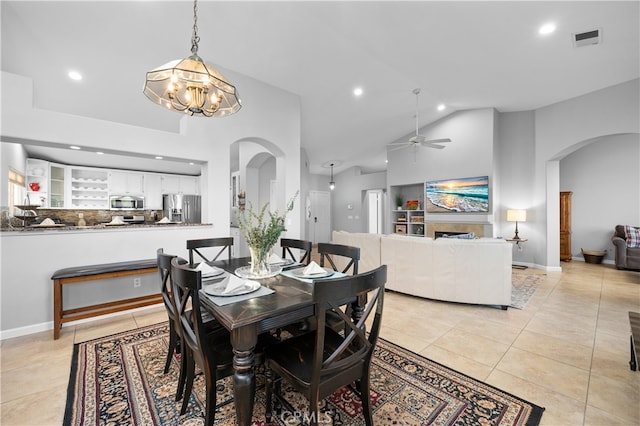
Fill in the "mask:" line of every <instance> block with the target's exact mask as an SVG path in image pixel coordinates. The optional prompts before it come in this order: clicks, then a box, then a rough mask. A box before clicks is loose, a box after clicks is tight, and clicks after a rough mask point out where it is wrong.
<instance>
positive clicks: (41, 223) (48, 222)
mask: <svg viewBox="0 0 640 426" xmlns="http://www.w3.org/2000/svg"><path fill="white" fill-rule="evenodd" d="M55 224H56V223H55V222H54V221H53V220H51V219H49V218H46V219H45V220H43V221H42V222H40V225H47V226H50V225H55Z"/></svg>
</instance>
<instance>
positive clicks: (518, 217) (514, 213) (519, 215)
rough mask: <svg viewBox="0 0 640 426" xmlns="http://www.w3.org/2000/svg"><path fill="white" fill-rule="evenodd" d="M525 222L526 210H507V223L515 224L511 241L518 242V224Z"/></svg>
mask: <svg viewBox="0 0 640 426" xmlns="http://www.w3.org/2000/svg"><path fill="white" fill-rule="evenodd" d="M526 221H527V211H526V210H507V222H515V223H516V235H514V236H513V238H512V240H519V239H520V237H519V236H518V222H526Z"/></svg>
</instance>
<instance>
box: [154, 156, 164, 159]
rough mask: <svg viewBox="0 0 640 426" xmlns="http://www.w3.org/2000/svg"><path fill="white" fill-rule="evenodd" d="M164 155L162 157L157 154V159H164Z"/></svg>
mask: <svg viewBox="0 0 640 426" xmlns="http://www.w3.org/2000/svg"><path fill="white" fill-rule="evenodd" d="M163 158H164V157H161V156H159V155H156V160H162V159H163Z"/></svg>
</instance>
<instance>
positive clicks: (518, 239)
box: [506, 238, 529, 269]
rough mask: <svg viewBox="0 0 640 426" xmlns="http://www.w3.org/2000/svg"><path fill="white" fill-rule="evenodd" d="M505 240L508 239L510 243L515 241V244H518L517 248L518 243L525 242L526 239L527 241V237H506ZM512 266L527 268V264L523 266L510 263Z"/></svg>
mask: <svg viewBox="0 0 640 426" xmlns="http://www.w3.org/2000/svg"><path fill="white" fill-rule="evenodd" d="M506 240H507V241H509V242H510V243H516V246H518V248H520V243H526V242H527V241H529V239H527V238H507V239H506ZM511 267H512V268H514V269H527V268H528V266H524V265H513V264H512V265H511Z"/></svg>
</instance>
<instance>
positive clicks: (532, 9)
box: [0, 0, 640, 173]
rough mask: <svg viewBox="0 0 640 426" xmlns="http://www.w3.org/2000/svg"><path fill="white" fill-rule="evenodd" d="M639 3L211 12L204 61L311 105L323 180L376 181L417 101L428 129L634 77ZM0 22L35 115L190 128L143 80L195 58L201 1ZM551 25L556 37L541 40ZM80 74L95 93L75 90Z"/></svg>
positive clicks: (21, 6)
mask: <svg viewBox="0 0 640 426" xmlns="http://www.w3.org/2000/svg"><path fill="white" fill-rule="evenodd" d="M639 4H640V3H639V2H637V1H622V2H612V1H601V2H597V1H568V2H560V1H547V2H538V1H535V2H522V1H513V2H508V1H498V2H481V1H470V2H456V1H441V2H433V1H406V2H404V1H388V2H381V1H354V2H349V1H319V2H313V1H290V2H286V1H278V2H275V1H257V2H251V1H228V2H222V1H203V0H201V1H200V2H199V4H198V30H199V35H200V39H201V40H200V50H199V54H200V56H201V57H202V58H203V59H204V60H205V61H207V62H209V63H212V64H214V65H215V66H217V67H219V68H220V70H221V71H223V73H224V72H225V70H233V71H234V72H238V73H241V74H245V75H248V76H250V77H253V78H255V79H257V80H261V81H263V82H266V83H268V84H270V85H273V86H276V87H279V88H282V89H284V90H286V91H289V92H292V93H295V94H297V95H299V96H300V102H301V111H302V135H301V144H302V147H303V148H304V149H305V150H306V151H307V153H308V156H309V159H310V163H311V170H312V171H314V172H318V173H320V172H322V173H328V171H327V169H326V168H325V169H323V168H322V167H321V165H322V164H323V163H326V162H327V161H330V160H338V161H340V162H341V168H343V169H344V168H345V167H349V166H360V167H362V169H363V171H365V172H368V171H377V170H384V169H385V163H384V160H385V158H386V146H387V144H389V143H390V142H393V141H396V140H401V139H403V138H408V137H409V136H410V135H411V134H412V133H413V132H414V131H415V122H414V115H415V97H414V95H413V93H412V90H413V89H414V88H421V89H422V93H421V95H420V113H419V117H420V126H424V125H426V124H428V123H430V122H433V121H435V120H438V119H439V118H442V117H444V116H446V115H447V114H450V113H452V112H454V111H456V110H464V109H472V108H486V107H493V108H496V109H497V110H498V111H502V112H506V111H522V110H532V109H536V108H540V107H543V106H546V105H549V104H553V103H555V102H559V101H562V100H565V99H568V98H572V97H576V96H580V95H583V94H585V93H589V92H592V91H594V90H598V89H602V88H604V87H608V86H611V85H614V84H617V83H621V82H625V81H628V80H631V79H634V78H638V77H639V75H640V73H639V63H640V58H639V52H640V45H639V40H640V34H639V26H640V25H639V22H640V20H639V18H638V17H639V16H640V15H639V12H640V10H639ZM0 11H1V13H2V70H4V71H7V72H11V73H15V74H19V75H23V76H27V77H30V78H32V79H33V82H34V103H35V105H36V107H38V108H43V109H51V110H56V111H61V112H65V113H70V114H76V115H81V116H88V117H93V118H98V119H102V120H109V121H115V122H121V123H127V124H132V125H136V126H143V127H148V128H153V129H160V130H165V131H173V132H177V131H178V128H179V120H180V119H182V118H183V115H181V114H177V113H170V112H168V111H164V110H162V109H161V108H158V107H157V106H154V105H153V104H152V103H150V102H149V101H148V100H147V99H146V98H145V97H144V95H143V94H142V86H143V84H144V77H145V73H146V72H147V71H149V70H150V69H152V68H155V67H157V66H159V65H161V64H164V63H166V62H168V61H169V60H172V59H179V58H184V57H186V56H188V55H189V54H190V47H191V42H190V39H191V29H192V25H193V22H192V20H193V3H192V2H191V1H190V0H180V1H104V2H99V1H67V2H61V1H44V2H36V1H25V2H22V1H2V3H1V10H0ZM548 22H553V23H554V24H555V25H556V27H557V29H556V31H555V32H553V33H552V34H549V35H546V36H542V35H540V34H539V33H538V29H539V27H540V26H541V25H543V24H545V23H548ZM594 29H599V30H600V31H601V33H600V34H601V42H600V44H597V45H589V46H584V47H577V48H576V47H575V46H574V43H573V33H581V32H585V31H591V30H594ZM70 69H75V70H78V71H80V72H81V73H82V74H83V76H84V79H83V80H82V81H81V82H80V83H77V82H74V81H71V80H70V79H69V78H68V77H67V72H68V71H69V70H70ZM355 87H361V88H362V89H363V94H362V95H361V96H360V97H355V96H354V95H353V93H352V91H353V89H354V88H355ZM238 89H239V91H240V95H242V87H239V88H238ZM440 103H443V104H445V105H446V106H447V108H446V109H445V110H444V111H441V112H440V111H437V109H436V106H437V105H438V104H440ZM6 107H9V106H8V105H4V104H3V108H6ZM241 113H242V111H240V112H239V114H241ZM187 119H197V118H187ZM212 120H216V119H212ZM443 137H446V135H443ZM452 143H455V141H454V142H452ZM336 171H339V169H338V170H336Z"/></svg>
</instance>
